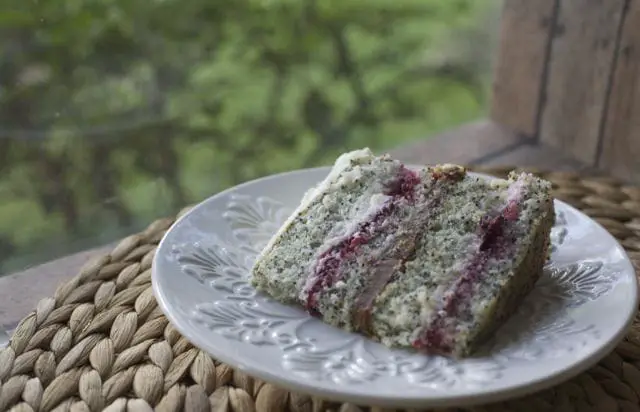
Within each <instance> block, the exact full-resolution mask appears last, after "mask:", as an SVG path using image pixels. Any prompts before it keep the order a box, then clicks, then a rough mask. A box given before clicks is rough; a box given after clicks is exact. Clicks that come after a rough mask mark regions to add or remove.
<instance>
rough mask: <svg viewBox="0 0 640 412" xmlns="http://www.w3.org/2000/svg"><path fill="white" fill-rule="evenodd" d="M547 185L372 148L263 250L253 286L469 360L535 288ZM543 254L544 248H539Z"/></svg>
mask: <svg viewBox="0 0 640 412" xmlns="http://www.w3.org/2000/svg"><path fill="white" fill-rule="evenodd" d="M552 209H553V205H552V201H551V197H550V196H549V185H548V183H546V182H543V181H541V180H539V179H536V178H535V177H533V176H531V175H528V174H521V175H515V174H513V175H512V176H510V179H509V180H486V179H480V178H477V177H474V176H471V175H468V174H467V173H466V171H465V170H464V169H463V168H461V167H459V166H453V165H444V166H438V167H434V168H426V169H423V170H420V171H413V170H409V169H408V168H406V167H405V166H404V165H402V164H401V163H400V162H398V161H396V160H393V159H391V158H390V157H389V156H381V157H376V156H374V155H373V154H372V153H371V152H370V151H369V150H368V149H365V150H361V151H356V152H351V153H348V154H345V155H343V156H342V157H340V158H339V159H338V161H337V162H336V165H335V166H334V168H333V170H332V171H331V173H330V174H329V176H327V178H326V179H325V180H324V181H323V182H321V183H320V184H319V185H318V186H317V187H316V188H314V189H312V190H311V191H310V192H309V193H308V194H307V195H306V196H305V198H304V200H303V202H302V203H301V205H300V206H299V207H298V209H297V210H296V211H295V212H294V213H293V214H292V216H291V217H290V218H289V219H288V220H287V223H286V224H285V225H283V227H282V228H281V229H280V231H279V232H278V233H277V234H276V236H274V237H273V239H272V240H271V242H270V243H269V245H268V246H267V247H266V248H265V249H264V251H263V253H262V254H261V256H260V257H259V259H258V261H257V262H256V265H255V267H254V270H253V277H252V281H253V283H254V285H256V286H257V287H258V288H260V289H262V290H265V291H267V292H268V293H269V294H271V295H272V296H273V297H274V298H276V299H277V300H280V301H282V302H295V303H298V304H300V305H303V306H304V307H305V308H306V309H307V310H308V311H309V312H310V313H312V314H315V315H318V316H320V317H322V318H323V320H325V321H326V322H328V323H330V324H333V325H336V326H338V327H342V328H345V329H347V330H352V331H359V332H363V333H366V334H368V335H370V336H372V337H374V338H376V339H379V340H381V341H382V342H383V343H385V344H387V345H390V346H414V347H418V348H421V349H425V350H428V351H431V352H438V353H458V354H460V353H466V352H468V351H469V350H470V348H471V347H472V346H473V345H474V342H475V341H476V340H478V339H479V338H480V337H481V335H482V334H483V332H486V331H487V330H489V329H491V328H492V327H494V326H495V325H494V323H496V322H495V319H497V318H499V317H500V316H502V315H501V313H499V312H504V311H505V309H512V308H511V307H508V306H513V305H514V303H512V302H511V301H512V300H514V298H513V296H523V295H524V294H526V293H527V292H528V290H529V289H530V288H531V286H532V285H533V283H535V280H537V276H538V275H539V272H540V270H541V267H542V263H541V262H543V261H544V259H542V260H541V259H537V260H536V259H535V258H532V257H531V256H530V255H531V253H528V252H531V251H532V250H534V249H535V250H537V251H538V252H539V253H540V254H542V255H544V254H545V253H546V252H545V250H546V247H547V246H546V243H547V242H548V230H549V228H550V226H551V224H552V222H553V210H552ZM538 249H539V250H538Z"/></svg>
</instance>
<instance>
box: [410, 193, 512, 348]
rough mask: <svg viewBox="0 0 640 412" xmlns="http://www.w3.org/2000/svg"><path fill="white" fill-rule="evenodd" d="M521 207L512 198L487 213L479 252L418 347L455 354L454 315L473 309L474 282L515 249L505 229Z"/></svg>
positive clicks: (425, 331)
mask: <svg viewBox="0 0 640 412" xmlns="http://www.w3.org/2000/svg"><path fill="white" fill-rule="evenodd" d="M519 216H520V209H519V206H518V199H516V198H512V199H509V200H508V201H507V205H506V206H505V207H504V208H503V209H502V210H501V211H500V213H499V214H498V215H497V216H491V215H486V216H485V217H484V218H483V219H481V221H480V224H479V229H478V230H479V232H480V236H481V242H480V246H479V248H478V252H477V253H475V254H474V255H473V256H472V257H471V259H470V260H469V261H468V262H467V264H466V265H465V267H464V269H463V270H462V273H461V276H460V277H459V278H458V279H457V280H456V282H455V283H454V284H453V286H452V287H451V289H450V290H449V291H448V293H446V294H445V298H444V302H443V305H442V309H441V310H440V311H438V313H437V314H436V315H435V317H434V318H433V319H432V320H431V321H430V322H429V324H428V325H427V326H426V327H425V328H424V329H423V331H422V333H421V335H420V336H419V337H418V339H416V340H415V341H414V342H413V346H414V347H415V348H416V349H420V350H424V351H427V352H431V353H439V354H451V352H452V351H453V349H454V344H455V341H454V332H455V323H454V322H453V318H455V317H456V316H458V315H459V313H460V312H462V311H463V310H464V309H467V310H468V309H469V305H468V304H469V301H470V300H471V298H472V297H473V285H474V284H475V283H477V282H478V281H480V280H481V279H482V278H483V277H484V276H485V275H486V267H487V264H488V262H489V260H490V259H491V258H500V257H501V256H504V255H505V254H507V253H509V252H510V251H512V250H513V247H511V246H512V244H513V241H514V239H512V237H511V236H507V235H506V233H505V229H506V228H507V227H508V225H509V223H510V222H514V221H516V220H518V218H519Z"/></svg>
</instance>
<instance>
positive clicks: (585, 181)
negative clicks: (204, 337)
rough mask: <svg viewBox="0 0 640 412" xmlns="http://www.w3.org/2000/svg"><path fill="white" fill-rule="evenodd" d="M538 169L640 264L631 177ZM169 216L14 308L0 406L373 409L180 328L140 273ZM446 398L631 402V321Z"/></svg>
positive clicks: (511, 406) (639, 226) (563, 404)
mask: <svg viewBox="0 0 640 412" xmlns="http://www.w3.org/2000/svg"><path fill="white" fill-rule="evenodd" d="M506 170H507V169H500V170H496V169H492V170H489V171H488V172H489V173H493V174H496V175H504V173H505V172H506ZM482 171H484V172H487V170H482ZM538 173H540V172H538ZM540 174H542V175H543V176H544V177H546V178H547V179H549V180H551V181H552V182H553V183H555V187H556V191H555V195H556V197H558V198H559V199H562V200H565V201H567V202H569V203H571V204H572V205H574V206H576V207H578V208H580V209H582V210H583V211H584V212H586V213H587V214H588V215H590V216H592V217H594V218H596V220H598V222H600V223H601V224H603V225H604V226H605V227H606V228H607V229H608V230H609V231H610V232H611V233H612V234H613V235H615V236H616V237H617V238H618V239H619V240H620V241H621V242H622V244H623V245H624V246H625V247H626V249H627V251H628V252H629V255H630V256H631V259H632V260H633V261H634V265H635V267H636V269H638V268H639V267H640V188H638V187H630V186H624V185H621V184H620V183H619V182H616V181H615V180H612V179H609V178H602V177H581V176H578V175H574V174H570V173H540ZM172 222H173V219H163V220H158V221H156V222H154V223H152V224H151V225H150V226H149V227H148V228H147V229H146V230H145V231H144V232H142V233H139V234H136V235H133V236H130V237H127V238H125V239H123V240H122V241H121V242H120V243H119V244H118V246H116V247H115V249H113V251H112V252H111V253H109V254H108V255H106V256H102V257H100V258H98V259H96V260H93V261H91V262H89V263H88V264H87V265H85V266H84V267H83V268H82V269H81V270H80V272H79V273H78V274H77V275H76V276H75V277H73V278H72V279H71V280H70V281H68V282H67V283H66V284H63V285H61V286H60V287H59V288H58V290H57V291H56V292H55V295H54V296H53V297H49V298H45V299H42V300H41V301H40V302H39V303H38V304H37V306H36V309H35V311H33V312H32V313H31V314H30V315H28V316H27V317H26V318H24V319H23V320H22V322H21V323H20V325H19V326H18V328H17V329H16V331H15V333H14V336H13V339H12V341H11V343H10V345H9V346H8V347H7V348H6V349H4V350H2V351H1V352H0V411H5V410H11V411H43V412H48V411H52V410H55V411H78V412H79V411H99V410H106V411H149V410H154V409H155V410H158V411H179V410H185V411H190V412H191V411H193V412H199V411H220V412H222V411H235V412H250V411H257V412H263V411H274V412H279V411H292V412H313V411H318V412H319V411H336V412H338V411H341V412H356V411H383V409H380V408H376V407H372V408H368V407H364V406H355V405H350V404H337V403H332V402H329V401H323V400H320V399H315V398H313V397H310V396H307V395H305V394H300V393H291V392H288V391H287V390H285V389H283V388H280V387H277V386H274V385H271V384H268V383H265V382H262V381H259V380H258V379H254V378H252V377H250V376H247V375H245V374H244V373H241V372H237V371H234V370H233V369H232V368H231V367H229V366H228V365H225V364H223V363H220V362H218V361H216V360H215V359H212V358H211V357H210V356H209V355H207V354H206V353H204V352H201V351H200V350H198V349H197V348H195V347H193V346H192V345H191V344H190V343H189V342H187V340H186V339H185V338H184V337H182V336H180V334H179V333H178V332H177V331H176V329H174V328H173V327H172V326H171V325H170V324H169V323H168V321H167V319H166V318H165V317H164V316H163V314H162V312H161V311H160V309H159V308H158V306H157V304H156V302H155V299H154V297H153V294H152V292H151V284H150V282H151V270H150V269H151V262H152V259H153V256H154V253H155V250H156V245H157V244H158V242H159V241H160V239H161V238H162V236H163V234H164V233H165V232H166V230H167V229H168V228H169V227H170V226H171V224H172ZM448 410H450V411H492V412H493V411H496V412H497V411H580V412H582V411H603V412H612V411H640V321H639V320H638V318H636V321H635V322H634V326H633V329H632V330H631V331H630V332H629V334H628V335H627V337H626V338H625V340H624V341H623V342H622V343H620V345H619V346H618V347H617V348H616V349H615V351H614V352H613V353H611V354H610V355H609V356H607V357H606V358H605V359H604V360H602V361H601V362H600V363H599V364H598V365H597V366H595V367H593V368H592V369H591V370H589V371H588V372H586V373H583V374H581V375H579V376H578V377H576V378H574V379H571V380H570V381H568V382H566V383H563V384H561V385H559V386H556V387H554V388H552V389H549V390H545V391H542V392H539V393H536V394H534V395H530V396H528V397H526V398H521V399H515V400H511V401H509V402H505V403H500V404H493V405H485V406H481V407H475V408H471V409H455V408H454V409H448Z"/></svg>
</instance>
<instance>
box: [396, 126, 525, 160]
mask: <svg viewBox="0 0 640 412" xmlns="http://www.w3.org/2000/svg"><path fill="white" fill-rule="evenodd" d="M523 140H524V137H523V136H521V135H519V134H517V133H514V132H513V131H512V130H511V129H510V128H508V127H505V126H502V125H500V124H498V123H496V122H494V121H490V120H489V121H488V120H479V121H476V122H471V123H468V124H464V125H462V126H460V127H457V128H455V129H452V130H448V131H446V132H443V133H441V134H438V135H436V136H433V137H431V138H429V139H428V140H427V141H417V142H415V143H410V144H407V145H405V146H401V147H398V148H396V149H394V150H391V151H390V154H391V155H392V156H393V157H395V158H398V159H400V160H402V161H403V162H405V163H413V164H434V163H459V164H470V163H473V162H475V161H477V160H478V158H479V157H482V156H490V155H491V154H493V153H498V152H502V151H508V150H509V148H511V147H514V146H515V145H518V144H520V143H521V142H522V141H523Z"/></svg>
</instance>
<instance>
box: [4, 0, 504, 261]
mask: <svg viewBox="0 0 640 412" xmlns="http://www.w3.org/2000/svg"><path fill="white" fill-rule="evenodd" d="M496 3H497V0H446V1H445V0H306V1H302V0H236V1H230V0H227V1H222V0H144V1H142V0H57V1H51V0H5V1H4V2H3V3H2V5H0V55H1V58H0V273H3V272H4V273H7V272H11V271H13V270H18V269H20V268H23V267H25V266H28V265H32V264H35V263H38V262H41V261H44V260H47V259H50V258H53V257H56V256H60V255H62V254H66V253H71V252H73V251H77V250H81V249H86V248H88V247H92V246H96V245H99V244H103V243H105V242H108V241H113V240H115V239H117V238H118V237H120V236H124V235H126V234H128V233H131V232H133V231H135V230H138V229H140V228H142V227H144V225H146V224H148V223H149V222H150V221H151V220H153V219H154V218H158V217H161V216H164V215H168V214H171V213H175V212H176V211H177V210H179V208H180V207H182V206H184V205H186V204H188V203H192V202H196V201H199V200H202V199H203V198H205V197H207V196H210V195H211V194H213V193H215V192H217V191H220V190H221V189H224V188H226V187H229V186H231V185H233V184H237V183H239V182H242V181H246V180H248V179H252V178H256V177H259V176H263V175H266V174H270V173H274V172H279V171H283V170H289V169H295V168H301V167H310V166H316V165H320V164H327V163H329V162H331V161H332V160H333V158H335V156H336V155H337V154H338V153H340V152H342V151H344V150H347V149H353V148H359V147H363V146H369V147H371V148H372V149H374V150H377V151H382V150H386V149H389V148H393V147H396V146H398V145H401V144H403V143H405V142H407V141H409V140H412V139H425V138H428V136H430V135H432V134H433V133H435V132H437V131H440V130H442V129H445V128H448V127H452V126H454V125H456V124H459V123H462V122H465V121H468V120H471V119H474V118H477V117H479V116H482V115H483V113H484V110H485V107H486V103H487V100H488V95H489V94H488V89H489V87H488V85H489V74H490V65H491V57H492V49H493V44H494V43H495V41H494V38H495V35H496V34H497V33H496V21H497V13H496V11H497V10H499V7H498V5H497V4H496Z"/></svg>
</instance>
